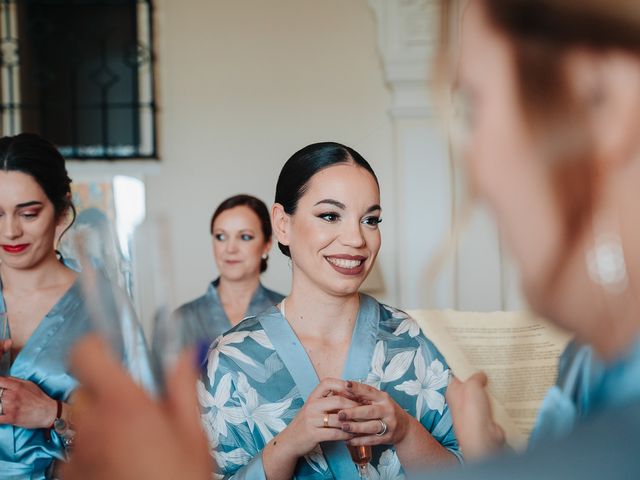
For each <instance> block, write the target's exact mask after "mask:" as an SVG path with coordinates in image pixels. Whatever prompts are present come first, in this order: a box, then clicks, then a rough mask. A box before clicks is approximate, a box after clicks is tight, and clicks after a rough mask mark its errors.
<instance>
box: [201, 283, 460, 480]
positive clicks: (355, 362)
mask: <svg viewBox="0 0 640 480" xmlns="http://www.w3.org/2000/svg"><path fill="white" fill-rule="evenodd" d="M365 377H366V378H367V382H368V383H371V384H373V385H375V386H377V387H378V388H380V389H381V390H383V391H385V392H387V393H388V394H389V395H391V396H392V397H393V398H394V400H395V401H396V402H397V403H398V404H399V405H400V406H401V407H402V408H404V409H406V410H407V411H408V412H410V413H411V414H412V415H414V416H415V417H416V418H418V419H419V420H420V422H421V423H422V425H424V427H425V428H426V429H427V430H429V432H431V435H433V437H434V438H435V439H436V440H438V441H439V442H440V443H441V444H442V445H443V446H444V447H446V448H447V449H448V450H449V451H451V452H452V453H454V454H455V455H456V456H458V457H460V454H459V451H458V442H457V440H456V438H455V435H454V432H453V425H452V421H451V415H450V413H449V409H448V406H447V404H446V402H445V398H444V392H445V389H446V386H447V384H448V380H449V370H448V368H447V364H446V363H445V361H444V358H443V357H442V355H441V354H440V353H439V352H438V351H437V350H436V348H435V347H434V345H433V344H432V343H431V342H430V341H429V340H428V339H427V338H425V337H424V335H423V334H422V332H421V331H420V328H419V327H418V324H417V323H416V322H415V321H414V320H413V319H411V318H409V317H408V316H407V315H406V314H405V313H403V312H401V311H398V310H395V309H393V308H390V307H388V306H386V305H381V304H379V303H378V302H377V301H376V300H374V299H373V298H371V297H368V296H366V295H361V298H360V310H359V312H358V317H357V320H356V325H355V328H354V332H353V337H352V341H351V345H350V349H349V354H348V358H347V362H346V364H345V367H344V371H343V374H342V378H343V379H358V378H365ZM318 382H319V380H318V377H317V375H316V372H315V370H314V369H313V366H312V364H311V361H310V360H309V357H308V356H307V354H306V352H305V351H304V348H303V346H302V345H301V343H300V342H299V340H298V339H297V337H296V335H295V333H294V332H293V330H292V329H291V327H290V326H289V323H288V322H287V321H286V320H285V319H284V318H283V316H282V314H281V313H280V311H279V310H278V309H277V308H275V307H272V308H271V309H269V310H267V311H266V312H264V313H262V314H260V315H258V316H256V317H250V318H247V319H245V320H244V321H242V322H241V323H240V324H238V325H237V326H236V327H234V328H233V329H231V330H230V331H229V332H227V333H226V334H225V335H223V336H222V337H220V338H219V339H218V340H217V342H216V343H214V345H213V347H212V349H211V350H210V352H209V355H208V359H207V361H206V363H205V368H204V370H203V377H202V380H201V382H199V384H198V396H199V401H200V405H201V410H202V421H203V424H204V427H205V430H206V431H207V434H208V436H209V441H210V446H211V451H212V455H213V456H214V458H215V460H216V462H217V465H218V468H219V470H220V472H221V473H222V474H223V475H224V477H225V478H236V479H264V478H265V476H264V469H263V466H262V457H261V451H262V449H263V448H264V446H265V445H266V444H267V442H269V440H271V439H272V438H273V437H274V436H275V435H276V434H277V433H279V432H280V431H282V430H283V429H284V428H285V427H286V426H287V424H288V423H289V422H290V421H291V420H292V419H293V418H294V417H295V415H296V414H297V412H298V411H299V410H300V408H301V407H302V405H303V403H304V401H305V399H306V398H307V396H308V395H309V394H310V393H311V391H312V390H313V389H314V388H315V387H316V386H317V384H318ZM368 469H369V476H370V478H371V479H372V480H378V479H385V480H390V479H400V478H404V471H403V469H402V466H401V465H400V461H399V460H398V456H397V454H396V452H395V448H394V447H393V446H392V445H382V446H376V447H373V458H372V461H371V463H370V464H369V466H368ZM295 478H296V479H305V480H307V479H308V480H311V479H314V480H315V479H330V478H337V479H340V480H343V479H357V478H358V474H357V471H356V467H355V465H354V463H353V462H352V460H351V457H350V456H349V452H348V450H347V448H346V444H345V442H325V443H323V444H321V446H319V447H318V448H317V449H316V450H315V451H313V452H311V453H310V454H308V455H306V456H305V457H304V458H302V459H300V460H299V461H298V464H297V466H296V470H295Z"/></svg>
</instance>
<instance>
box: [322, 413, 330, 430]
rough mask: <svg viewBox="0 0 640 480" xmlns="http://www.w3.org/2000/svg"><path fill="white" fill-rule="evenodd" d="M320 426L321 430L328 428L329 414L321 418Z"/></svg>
mask: <svg viewBox="0 0 640 480" xmlns="http://www.w3.org/2000/svg"><path fill="white" fill-rule="evenodd" d="M322 426H323V428H328V427H329V414H328V413H325V414H324V417H322Z"/></svg>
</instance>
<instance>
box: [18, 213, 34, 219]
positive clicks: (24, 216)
mask: <svg viewBox="0 0 640 480" xmlns="http://www.w3.org/2000/svg"><path fill="white" fill-rule="evenodd" d="M20 216H21V217H23V218H26V219H27V220H31V219H33V218H36V217H37V216H38V212H23V213H21V214H20Z"/></svg>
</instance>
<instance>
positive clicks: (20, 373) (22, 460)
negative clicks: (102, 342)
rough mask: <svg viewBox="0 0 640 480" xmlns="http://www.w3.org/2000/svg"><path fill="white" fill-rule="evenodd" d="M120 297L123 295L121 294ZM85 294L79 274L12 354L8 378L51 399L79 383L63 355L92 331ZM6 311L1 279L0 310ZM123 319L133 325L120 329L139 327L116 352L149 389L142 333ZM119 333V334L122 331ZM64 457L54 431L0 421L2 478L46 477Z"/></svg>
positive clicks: (65, 397) (64, 395) (150, 377)
mask: <svg viewBox="0 0 640 480" xmlns="http://www.w3.org/2000/svg"><path fill="white" fill-rule="evenodd" d="M122 295H123V297H124V293H122ZM83 298H84V295H83V294H82V288H81V281H80V277H79V278H78V279H77V280H76V281H75V283H74V284H73V285H72V286H71V287H70V288H69V290H67V292H66V293H65V294H64V295H63V296H62V297H61V298H60V299H59V300H58V302H57V303H56V304H55V305H54V306H53V308H52V309H51V310H50V311H49V312H48V313H47V315H46V316H45V317H44V318H43V319H42V320H41V321H40V323H39V325H38V326H37V327H36V329H35V330H34V332H33V333H32V334H31V336H30V337H29V339H28V340H27V342H26V343H25V345H24V347H23V348H22V350H21V351H20V352H19V353H18V355H17V356H16V357H15V359H14V361H13V364H12V365H11V367H10V370H9V375H10V376H12V377H15V378H20V379H23V380H29V381H31V382H33V383H35V384H36V385H37V386H38V387H40V389H41V390H42V391H43V392H44V393H46V394H47V395H48V396H50V397H51V398H53V399H56V400H62V401H67V400H68V399H69V396H70V395H71V394H72V393H73V391H74V390H75V388H76V387H77V381H76V380H75V378H73V376H71V373H70V371H69V367H68V365H67V356H68V354H69V351H70V349H71V348H72V347H73V345H74V343H75V342H76V341H77V340H79V339H80V338H82V337H83V336H84V335H86V334H87V333H88V332H89V331H91V330H94V326H93V323H92V321H91V320H90V318H89V316H88V314H87V311H86V309H85V306H84V300H83ZM5 311H6V308H5V303H4V298H3V296H2V283H1V282H0V312H5ZM131 312H132V311H131ZM125 317H126V318H124V319H123V323H124V322H134V324H133V325H123V326H122V328H123V329H124V330H125V331H137V332H138V335H131V336H126V337H127V338H124V341H123V342H122V344H121V345H120V348H119V349H120V351H119V352H118V353H119V354H120V355H121V357H122V359H123V363H124V364H125V365H126V366H127V367H128V368H129V370H130V371H131V373H132V375H134V376H136V377H137V380H139V381H140V382H141V383H142V384H144V385H145V387H147V388H148V389H150V390H153V389H154V385H155V382H154V378H153V375H152V373H151V367H150V362H149V358H148V351H147V349H146V344H145V341H144V337H143V336H142V333H141V330H140V329H139V327H138V325H137V320H136V319H135V318H134V317H132V316H125ZM129 327H131V329H130V328H129ZM119 336H120V337H121V338H122V334H121V333H119ZM133 337H135V338H133ZM133 367H135V369H134V368H133ZM65 457H66V452H65V448H64V446H63V443H62V439H61V438H60V437H59V436H58V435H57V434H56V432H55V431H53V430H46V429H43V428H39V429H27V428H22V427H17V426H14V425H0V479H3V480H9V479H11V480H27V479H28V480H40V479H43V478H46V474H47V470H48V469H49V467H50V466H51V463H52V462H53V460H55V459H60V460H63V459H65Z"/></svg>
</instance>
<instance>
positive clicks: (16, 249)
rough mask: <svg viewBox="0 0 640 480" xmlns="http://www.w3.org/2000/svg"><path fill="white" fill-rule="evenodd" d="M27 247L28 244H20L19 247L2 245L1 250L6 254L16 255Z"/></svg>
mask: <svg viewBox="0 0 640 480" xmlns="http://www.w3.org/2000/svg"><path fill="white" fill-rule="evenodd" d="M28 246H29V244H28V243H22V244H20V245H2V249H3V250H4V251H5V252H7V253H13V254H17V253H22V252H24V251H25V250H26V249H27V247H28Z"/></svg>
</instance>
